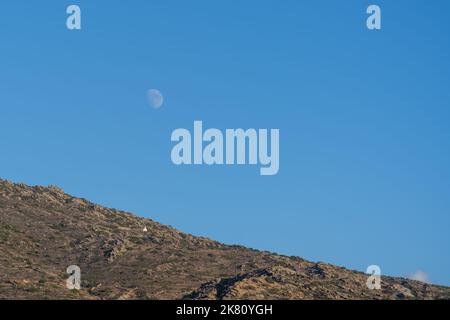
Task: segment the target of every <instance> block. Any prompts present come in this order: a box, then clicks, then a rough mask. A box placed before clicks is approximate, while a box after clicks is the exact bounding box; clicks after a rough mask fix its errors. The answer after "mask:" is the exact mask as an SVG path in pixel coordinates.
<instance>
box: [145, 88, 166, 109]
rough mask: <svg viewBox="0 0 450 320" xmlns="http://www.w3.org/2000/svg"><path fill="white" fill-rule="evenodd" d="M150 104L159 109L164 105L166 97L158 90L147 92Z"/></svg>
mask: <svg viewBox="0 0 450 320" xmlns="http://www.w3.org/2000/svg"><path fill="white" fill-rule="evenodd" d="M147 97H148V102H149V103H150V105H151V106H152V108H154V109H159V108H161V106H162V105H163V102H164V97H163V95H162V93H161V92H160V91H159V90H157V89H150V90H148V91H147Z"/></svg>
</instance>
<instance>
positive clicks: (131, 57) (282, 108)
mask: <svg viewBox="0 0 450 320" xmlns="http://www.w3.org/2000/svg"><path fill="white" fill-rule="evenodd" d="M70 4H78V5H79V6H80V7H81V10H82V30H80V31H69V30H67V29H66V26H65V24H66V18H67V15H66V12H65V11H66V8H67V6H68V5H70ZM369 4H378V5H380V6H381V9H382V30H380V31H369V30H368V29H367V28H366V25H365V21H366V17H367V15H366V8H367V6H368V5H369ZM449 14H450V2H448V1H444V0H442V1H433V2H430V1H425V0H421V1H419V0H417V1H405V0H403V1H400V0H399V1H395V2H394V1H380V0H376V1H372V2H368V1H359V0H352V1H288V0H286V1H282V2H281V1H206V0H203V1H197V0H196V1H189V2H186V1H168V0H164V1H137V0H136V1H130V2H127V3H126V4H125V2H123V1H118V0H113V1H56V0H55V1H33V2H32V3H30V1H23V0H20V1H19V0H14V1H12V0H9V1H2V3H1V5H0V39H1V41H0V121H1V126H0V137H1V139H0V150H1V155H2V156H1V157H0V177H3V178H7V179H10V180H13V181H15V182H26V183H28V184H39V185H48V184H55V185H59V186H61V187H63V188H64V189H65V190H66V192H69V193H71V194H74V195H77V196H81V197H85V198H88V199H90V200H92V201H94V202H97V203H100V204H103V205H106V206H110V207H115V208H119V209H123V210H127V211H131V212H135V213H137V214H139V215H142V216H145V217H150V218H152V219H155V220H157V221H159V222H162V223H165V224H170V225H172V226H174V227H176V228H178V229H180V230H182V231H185V232H189V233H193V234H195V235H202V236H208V237H211V238H214V239H216V240H219V241H222V242H225V243H238V244H242V245H246V246H250V247H253V248H258V249H266V250H271V251H276V252H279V253H283V254H288V255H298V256H302V257H304V258H306V259H310V260H315V261H325V262H329V263H334V264H338V265H343V266H346V267H348V268H352V269H358V270H361V271H364V270H365V269H366V267H367V266H369V265H372V264H377V265H379V266H380V267H381V271H382V274H390V275H399V276H407V275H409V274H412V273H414V272H416V271H417V270H423V271H425V272H426V273H427V274H428V276H429V278H430V280H431V281H432V282H434V283H439V284H447V285H450V254H449V252H450V233H449V226H450V196H449V193H450V166H449V163H450V139H449V138H450V121H449V120H450V110H449V107H450V90H449V87H450V59H449V58H448V57H449V56H450V43H449V42H450V41H449V39H450V19H449V18H448V16H449ZM150 88H157V89H159V90H160V91H161V92H162V93H163V94H164V105H163V106H162V107H161V108H160V109H158V110H155V109H153V108H151V107H150V106H149V104H148V101H147V97H146V91H147V90H148V89H150ZM194 120H202V121H203V125H204V127H206V128H220V129H222V130H224V129H225V128H279V129H280V171H279V173H278V175H276V176H260V175H259V169H258V168H257V167H252V166H211V167H208V166H181V167H178V166H175V165H173V164H172V162H171V159H170V151H171V148H172V147H173V145H174V144H173V143H172V142H171V141H170V135H171V132H172V131H173V130H174V129H176V128H188V129H190V130H192V126H193V122H194Z"/></svg>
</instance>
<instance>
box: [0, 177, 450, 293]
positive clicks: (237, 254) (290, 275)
mask: <svg viewBox="0 0 450 320" xmlns="http://www.w3.org/2000/svg"><path fill="white" fill-rule="evenodd" d="M144 228H146V230H147V231H144V230H143V229H144ZM0 251H1V252H2V255H1V257H0V299H450V288H449V287H444V286H436V285H430V284H426V283H422V282H418V281H413V280H408V279H404V278H395V277H388V276H383V277H382V289H381V290H369V289H368V288H367V286H366V280H367V275H365V274H364V273H361V272H358V271H353V270H348V269H346V268H343V267H338V266H334V265H331V264H327V263H322V262H310V261H307V260H304V259H302V258H300V257H289V256H283V255H279V254H276V253H272V252H268V251H259V250H254V249H250V248H246V247H243V246H239V245H225V244H222V243H220V242H217V241H214V240H211V239H208V238H205V237H196V236H193V235H190V234H187V233H183V232H180V231H178V230H176V229H174V228H172V227H169V226H166V225H163V224H160V223H158V222H155V221H153V220H151V219H146V218H141V217H138V216H136V215H134V214H131V213H128V212H125V211H120V210H116V209H111V208H106V207H103V206H100V205H98V204H95V203H92V202H90V201H88V200H86V199H82V198H77V197H74V196H71V195H69V194H67V193H65V192H64V191H63V190H62V189H60V188H58V187H55V186H48V187H43V186H27V185H25V184H18V183H12V182H9V181H7V180H3V179H0ZM69 265H78V266H79V267H80V269H81V281H82V282H81V289H80V290H68V289H67V288H66V286H65V284H66V279H67V277H68V276H69V275H68V274H66V273H65V270H66V268H67V267H68V266H69Z"/></svg>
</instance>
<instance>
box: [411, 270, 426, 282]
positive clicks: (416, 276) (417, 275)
mask: <svg viewBox="0 0 450 320" xmlns="http://www.w3.org/2000/svg"><path fill="white" fill-rule="evenodd" d="M408 278H409V279H411V280H416V281H421V282H425V283H430V279H429V277H428V274H427V273H426V272H424V271H422V270H417V271H416V272H414V273H413V274H411V275H410V276H409V277H408Z"/></svg>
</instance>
